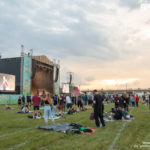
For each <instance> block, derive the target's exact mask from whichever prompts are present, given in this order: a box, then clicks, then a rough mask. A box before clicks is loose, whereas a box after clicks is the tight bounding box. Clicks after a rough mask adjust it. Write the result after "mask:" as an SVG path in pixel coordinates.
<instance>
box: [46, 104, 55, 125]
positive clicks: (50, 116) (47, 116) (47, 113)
mask: <svg viewBox="0 0 150 150" xmlns="http://www.w3.org/2000/svg"><path fill="white" fill-rule="evenodd" d="M49 118H51V120H52V122H54V118H53V116H52V112H51V106H50V105H46V106H44V120H45V123H48V119H49Z"/></svg>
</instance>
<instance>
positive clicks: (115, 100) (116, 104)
mask: <svg viewBox="0 0 150 150" xmlns="http://www.w3.org/2000/svg"><path fill="white" fill-rule="evenodd" d="M114 102H115V108H118V107H119V97H118V94H115V95H114Z"/></svg>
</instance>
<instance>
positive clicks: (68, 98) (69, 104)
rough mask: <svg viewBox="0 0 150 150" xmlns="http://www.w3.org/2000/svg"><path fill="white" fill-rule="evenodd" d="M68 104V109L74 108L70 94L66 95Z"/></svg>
mask: <svg viewBox="0 0 150 150" xmlns="http://www.w3.org/2000/svg"><path fill="white" fill-rule="evenodd" d="M66 104H67V109H68V111H69V110H70V109H71V108H72V102H71V98H70V96H69V95H67V96H66Z"/></svg>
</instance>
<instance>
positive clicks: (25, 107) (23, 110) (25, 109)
mask: <svg viewBox="0 0 150 150" xmlns="http://www.w3.org/2000/svg"><path fill="white" fill-rule="evenodd" d="M21 111H22V113H29V109H28V105H25V106H23V108H22V110H21Z"/></svg>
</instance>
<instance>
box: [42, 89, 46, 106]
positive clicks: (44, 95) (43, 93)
mask: <svg viewBox="0 0 150 150" xmlns="http://www.w3.org/2000/svg"><path fill="white" fill-rule="evenodd" d="M45 98H46V91H45V90H43V92H42V95H41V106H44V101H45Z"/></svg>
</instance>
